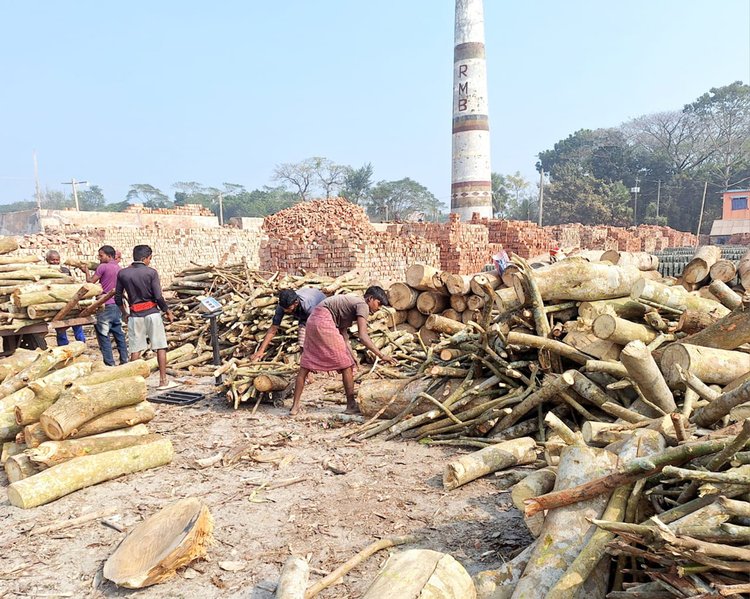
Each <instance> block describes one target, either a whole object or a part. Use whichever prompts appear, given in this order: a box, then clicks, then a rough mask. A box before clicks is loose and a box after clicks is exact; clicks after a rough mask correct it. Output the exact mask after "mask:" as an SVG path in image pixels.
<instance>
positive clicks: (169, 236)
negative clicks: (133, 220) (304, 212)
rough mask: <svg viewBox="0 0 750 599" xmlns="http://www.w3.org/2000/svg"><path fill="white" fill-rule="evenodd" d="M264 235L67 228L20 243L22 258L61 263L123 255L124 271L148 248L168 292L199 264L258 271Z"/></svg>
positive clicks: (25, 238) (240, 231)
mask: <svg viewBox="0 0 750 599" xmlns="http://www.w3.org/2000/svg"><path fill="white" fill-rule="evenodd" d="M260 241H261V234H260V231H259V230H254V231H251V230H244V229H234V228H231V229H230V228H224V229H219V228H211V229H164V228H159V229H155V228H135V227H81V226H75V227H74V226H64V227H62V228H56V229H51V228H50V229H47V231H46V232H45V233H38V234H34V235H25V236H23V237H22V238H20V237H19V245H20V249H19V253H22V254H33V255H37V256H41V257H43V256H44V254H45V253H46V252H47V251H48V250H50V249H55V250H58V251H59V252H60V254H61V256H62V259H63V260H65V259H66V258H72V259H75V260H83V261H96V259H97V257H96V254H97V251H98V249H99V248H100V247H101V246H102V245H105V244H106V245H111V246H113V247H114V248H115V249H117V250H120V251H121V252H122V256H123V260H122V265H123V266H127V265H128V264H130V262H131V260H132V255H133V247H134V246H136V245H139V244H146V245H150V246H151V248H152V249H153V251H154V258H153V262H152V265H153V267H154V268H156V269H157V270H158V271H159V275H160V277H161V281H162V285H163V286H164V287H166V286H167V285H169V283H170V282H171V281H172V278H173V276H174V275H175V274H177V273H178V272H180V271H182V270H184V269H186V268H188V267H189V266H191V265H192V264H194V263H197V264H220V263H237V262H240V261H242V260H243V259H245V260H246V261H247V265H248V267H249V268H251V269H257V268H259V266H260V263H259V260H258V255H259V252H260Z"/></svg>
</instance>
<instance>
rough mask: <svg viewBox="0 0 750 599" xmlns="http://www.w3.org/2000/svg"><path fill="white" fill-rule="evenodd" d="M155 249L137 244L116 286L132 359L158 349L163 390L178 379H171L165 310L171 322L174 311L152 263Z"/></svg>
mask: <svg viewBox="0 0 750 599" xmlns="http://www.w3.org/2000/svg"><path fill="white" fill-rule="evenodd" d="M152 254H153V252H152V251H151V248H150V247H149V246H147V245H137V246H135V247H134V248H133V263H132V264H131V265H130V266H128V267H127V268H123V269H122V270H121V271H120V272H119V273H118V274H117V285H116V287H115V304H117V306H119V308H120V311H121V312H122V315H123V317H124V318H127V319H128V349H129V350H130V360H131V361H133V360H137V359H138V358H140V357H141V354H142V353H143V352H144V351H145V350H146V349H148V347H149V345H150V346H151V350H152V351H154V352H156V363H157V364H158V366H159V386H158V387H157V389H159V390H160V391H163V390H165V389H171V388H172V387H177V384H176V383H175V382H174V381H167V334H166V332H165V330H164V322H163V321H162V319H161V313H162V312H164V314H166V316H167V319H169V322H172V321H173V320H174V314H173V313H172V311H171V310H170V309H169V306H167V302H165V301H164V297H163V296H162V292H161V283H160V282H159V273H157V272H156V270H154V269H153V268H151V267H150V266H149V265H150V264H151V258H152ZM123 294H124V295H126V296H127V298H128V304H129V306H130V312H128V310H127V308H125V303H124V298H123Z"/></svg>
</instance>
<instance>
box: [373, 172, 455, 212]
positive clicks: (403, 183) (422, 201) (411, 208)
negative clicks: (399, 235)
mask: <svg viewBox="0 0 750 599" xmlns="http://www.w3.org/2000/svg"><path fill="white" fill-rule="evenodd" d="M366 206H367V212H368V214H369V215H370V217H371V218H373V219H377V220H380V221H389V220H406V219H407V218H409V217H411V216H412V215H414V214H416V213H424V214H425V215H427V216H431V215H435V214H437V213H438V212H439V211H440V209H441V208H442V207H443V206H444V205H443V204H442V203H440V202H439V201H438V199H437V198H436V197H435V196H434V195H433V194H432V193H431V192H430V191H429V190H428V189H427V188H426V187H425V186H423V185H421V184H419V183H417V182H416V181H414V180H412V179H409V178H408V177H407V178H404V179H400V180H398V181H380V182H379V183H378V184H377V185H375V186H374V187H373V188H372V193H371V194H370V198H369V199H368V201H367V204H366Z"/></svg>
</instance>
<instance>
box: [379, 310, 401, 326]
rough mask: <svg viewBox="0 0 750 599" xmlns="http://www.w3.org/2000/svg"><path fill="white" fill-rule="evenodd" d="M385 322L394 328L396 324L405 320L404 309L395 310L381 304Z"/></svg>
mask: <svg viewBox="0 0 750 599" xmlns="http://www.w3.org/2000/svg"><path fill="white" fill-rule="evenodd" d="M382 310H383V313H384V314H385V322H386V324H387V325H388V326H389V327H391V328H392V329H395V328H396V327H397V326H398V325H400V324H403V323H405V322H406V310H396V309H395V308H393V307H390V306H383V308H382Z"/></svg>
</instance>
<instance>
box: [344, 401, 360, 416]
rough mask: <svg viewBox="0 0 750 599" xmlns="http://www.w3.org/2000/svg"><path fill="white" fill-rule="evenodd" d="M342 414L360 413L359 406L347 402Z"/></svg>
mask: <svg viewBox="0 0 750 599" xmlns="http://www.w3.org/2000/svg"><path fill="white" fill-rule="evenodd" d="M344 414H361V412H360V411H359V406H358V405H357V404H356V403H347V404H346V410H344Z"/></svg>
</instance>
